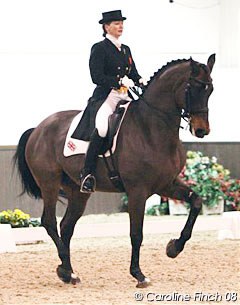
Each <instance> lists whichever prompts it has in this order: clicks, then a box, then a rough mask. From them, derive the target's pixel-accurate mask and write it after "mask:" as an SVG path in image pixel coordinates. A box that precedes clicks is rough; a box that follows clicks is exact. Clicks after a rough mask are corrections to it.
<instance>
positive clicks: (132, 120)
mask: <svg viewBox="0 0 240 305" xmlns="http://www.w3.org/2000/svg"><path fill="white" fill-rule="evenodd" d="M136 103H138V104H135V105H133V107H131V108H132V109H131V111H130V113H129V116H130V117H129V118H128V122H129V125H131V126H132V128H133V130H134V132H135V133H136V134H138V135H141V137H142V138H146V139H147V141H148V142H151V143H155V144H156V145H158V143H159V140H162V139H164V140H165V141H166V142H169V141H176V142H177V141H179V125H180V118H178V117H177V116H176V115H172V114H170V113H169V112H161V111H156V110H154V109H153V108H151V107H149V106H148V105H147V104H146V103H145V102H144V101H143V100H141V99H140V100H139V101H137V102H136ZM129 125H128V126H129Z"/></svg>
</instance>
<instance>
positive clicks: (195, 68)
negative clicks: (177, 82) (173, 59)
mask: <svg viewBox="0 0 240 305" xmlns="http://www.w3.org/2000/svg"><path fill="white" fill-rule="evenodd" d="M190 64H191V69H192V76H198V74H199V72H200V68H199V65H198V63H197V62H196V61H194V60H193V59H192V57H190Z"/></svg>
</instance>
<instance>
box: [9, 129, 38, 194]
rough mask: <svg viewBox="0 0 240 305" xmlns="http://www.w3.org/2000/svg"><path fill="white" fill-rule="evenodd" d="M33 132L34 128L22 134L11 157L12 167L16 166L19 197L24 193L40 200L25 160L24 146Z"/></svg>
mask: <svg viewBox="0 0 240 305" xmlns="http://www.w3.org/2000/svg"><path fill="white" fill-rule="evenodd" d="M33 130H34V128H31V129H28V130H26V131H25V132H24V133H23V134H22V136H21V138H20V140H19V143H18V146H17V150H16V153H15V155H14V156H13V161H14V166H17V169H18V173H19V176H20V179H21V183H22V189H23V191H22V193H21V194H20V196H21V195H23V194H24V193H27V194H28V195H29V196H31V197H34V198H36V199H40V198H42V195H41V190H40V188H39V187H38V185H37V183H36V181H35V180H34V178H33V175H32V173H31V171H30V169H29V167H28V165H27V162H26V158H25V150H26V144H27V141H28V139H29V137H30V135H31V133H32V132H33Z"/></svg>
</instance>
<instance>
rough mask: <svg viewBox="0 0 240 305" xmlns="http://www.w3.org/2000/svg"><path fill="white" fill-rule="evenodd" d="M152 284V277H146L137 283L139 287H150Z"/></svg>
mask: <svg viewBox="0 0 240 305" xmlns="http://www.w3.org/2000/svg"><path fill="white" fill-rule="evenodd" d="M150 285H151V281H150V279H148V278H147V277H145V279H144V280H143V281H141V282H140V281H138V283H137V286H136V287H137V288H146V287H148V286H150Z"/></svg>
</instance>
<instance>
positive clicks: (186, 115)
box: [131, 77, 212, 123]
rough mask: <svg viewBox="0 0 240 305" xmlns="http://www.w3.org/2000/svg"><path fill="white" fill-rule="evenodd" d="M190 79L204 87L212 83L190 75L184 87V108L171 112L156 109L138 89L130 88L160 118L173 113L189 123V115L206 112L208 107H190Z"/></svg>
mask: <svg viewBox="0 0 240 305" xmlns="http://www.w3.org/2000/svg"><path fill="white" fill-rule="evenodd" d="M190 81H194V82H196V83H199V84H201V85H202V86H204V87H205V88H207V86H209V85H211V84H212V83H211V82H206V81H203V80H200V79H197V78H194V77H190V78H189V80H188V82H187V86H186V88H185V102H186V108H185V109H183V111H174V112H173V111H171V112H166V111H163V110H160V109H158V108H157V107H155V106H153V105H151V104H150V103H149V102H148V101H147V100H146V98H144V97H143V96H142V94H140V93H139V91H138V90H137V89H136V88H135V87H133V88H131V90H132V92H133V93H134V94H136V95H137V97H138V98H139V99H140V100H142V101H143V102H144V104H145V105H147V106H148V107H149V108H150V109H151V110H152V111H153V113H155V114H156V115H158V116H161V118H162V117H163V115H166V116H167V117H170V116H171V115H174V116H180V117H181V118H182V119H184V120H185V121H187V122H188V123H189V120H190V118H191V115H194V114H199V113H207V112H208V107H203V108H201V109H198V110H193V109H192V102H191V101H192V90H191V88H192V85H191V84H190Z"/></svg>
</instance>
